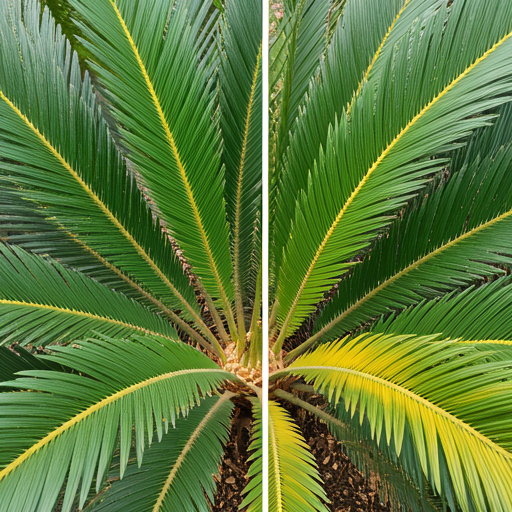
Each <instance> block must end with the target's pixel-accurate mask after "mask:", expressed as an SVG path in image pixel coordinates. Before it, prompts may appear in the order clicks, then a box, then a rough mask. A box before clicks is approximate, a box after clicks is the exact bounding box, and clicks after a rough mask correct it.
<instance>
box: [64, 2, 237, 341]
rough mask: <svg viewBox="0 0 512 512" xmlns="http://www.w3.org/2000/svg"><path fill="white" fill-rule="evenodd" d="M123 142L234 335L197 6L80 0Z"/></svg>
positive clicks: (215, 135)
mask: <svg viewBox="0 0 512 512" xmlns="http://www.w3.org/2000/svg"><path fill="white" fill-rule="evenodd" d="M71 3H72V5H73V6H75V8H76V9H77V11H78V14H79V16H80V18H81V19H83V20H84V21H85V23H79V26H80V27H81V29H82V31H83V33H84V36H85V39H86V41H85V42H84V44H85V45H86V47H87V48H88V50H89V51H90V52H91V54H92V55H93V58H94V62H93V63H91V64H90V65H91V67H92V69H93V70H94V72H95V73H96V74H97V75H98V80H99V82H100V84H101V86H102V88H103V92H104V93H105V95H106V100H107V102H108V109H109V112H110V114H111V115H112V116H113V118H114V119H115V121H116V123H117V125H118V130H119V133H120V136H121V143H122V144H123V146H124V147H125V151H126V152H127V153H128V154H129V158H130V160H131V161H132V162H133V163H134V165H135V166H136V168H137V170H138V172H139V173H140V174H141V175H142V177H143V178H144V180H145V182H146V184H147V186H148V189H149V195H150V196H151V198H152V200H154V202H155V204H156V206H157V208H158V209H159V211H160V212H161V213H162V218H163V220H164V221H165V223H166V226H167V227H168V228H169V230H170V232H171V234H172V236H173V237H174V238H175V239H176V241H177V242H178V244H179V246H180V249H181V250H183V253H184V256H185V257H186V258H187V260H188V261H189V263H190V264H191V266H192V268H193V271H194V273H195V274H196V275H197V276H199V278H200V279H201V281H202V283H203V284H204V287H205V288H206V290H207V292H208V293H209V295H210V296H211V297H213V298H217V299H219V300H220V301H221V304H222V307H223V308H224V312H225V314H226V317H227V319H228V322H229V327H230V331H232V332H231V334H232V336H233V337H235V336H236V328H235V325H234V319H233V315H232V312H231V301H232V300H233V286H232V282H231V279H230V278H231V274H232V264H231V258H230V254H229V228H228V223H227V220H226V212H225V207H224V199H223V179H224V173H223V172H222V168H221V163H220V149H221V147H220V131H219V129H218V125H217V122H215V121H214V120H213V117H214V106H215V101H214V100H215V98H214V95H213V94H212V92H211V87H210V86H209V84H208V81H209V79H210V76H209V71H208V69H207V68H206V67H204V66H199V67H198V63H197V48H196V43H197V33H196V32H194V30H192V28H191V26H190V25H189V23H188V14H187V4H186V2H180V3H179V4H178V5H177V6H176V8H175V9H173V10H172V11H171V12H170V13H169V2H168V1H166V0H150V1H146V2H137V1H135V0H118V1H117V2H114V1H113V0H100V1H98V2H95V3H94V6H92V5H91V4H90V2H85V1H82V0H72V2H71Z"/></svg>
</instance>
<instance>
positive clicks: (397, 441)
mask: <svg viewBox="0 0 512 512" xmlns="http://www.w3.org/2000/svg"><path fill="white" fill-rule="evenodd" d="M436 339H438V336H430V337H428V336H425V337H416V336H414V335H404V336H393V335H387V336H386V335H380V334H377V335H362V336H359V337H357V338H355V339H352V340H350V341H348V340H346V339H345V340H340V341H337V342H333V343H330V344H326V345H322V346H320V347H319V348H317V349H316V350H314V351H313V352H311V353H309V354H306V355H304V356H301V357H300V358H299V359H298V360H297V361H295V362H294V363H293V364H292V365H291V366H290V367H289V368H287V369H286V370H282V371H280V372H278V373H277V374H276V375H275V377H276V378H277V377H278V376H279V375H283V374H292V375H296V376H301V377H303V378H305V379H306V381H307V382H310V383H313V384H314V386H315V387H316V388H317V389H318V390H319V391H320V392H321V393H323V394H324V395H325V396H326V398H327V399H329V400H331V401H332V403H333V404H337V403H343V404H344V407H345V409H346V410H347V411H350V416H353V415H354V414H355V413H356V411H358V414H359V418H360V421H362V419H363V418H364V417H367V418H368V421H369V424H370V428H371V434H372V437H374V438H375V439H376V440H377V442H379V441H380V440H381V439H384V440H385V442H386V444H387V445H388V446H392V447H393V450H394V452H395V454H396V455H397V456H400V453H401V450H402V449H405V450H407V451H408V452H409V456H410V457H411V458H412V460H413V461H417V462H418V463H419V465H420V467H421V470H422V471H423V473H424V474H425V476H426V477H427V479H428V481H429V482H430V485H431V486H432V488H433V489H434V490H435V491H436V493H438V494H440V495H441V496H444V495H446V494H447V493H450V492H452V491H453V493H454V496H455V501H456V502H457V503H458V505H459V506H460V508H461V509H462V510H463V511H464V512H469V511H471V510H475V509H476V510H489V511H490V512H498V511H499V512H505V511H507V510H510V508H511V507H512V492H511V489H512V451H511V449H512V435H511V432H510V428H509V425H510V423H509V420H508V418H510V415H511V414H512V398H511V397H512V394H511V389H512V381H511V379H510V377H511V375H510V360H509V361H497V362H486V354H485V352H482V351H480V350H476V349H475V348H473V347H471V346H468V345H461V344H460V342H459V341H458V340H454V341H435V340H436ZM489 410H492V411H493V414H492V415H490V414H489V413H488V411H489ZM411 450H412V452H411ZM482 461H486V463H485V464H482Z"/></svg>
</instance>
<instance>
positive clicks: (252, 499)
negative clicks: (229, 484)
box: [240, 399, 263, 512]
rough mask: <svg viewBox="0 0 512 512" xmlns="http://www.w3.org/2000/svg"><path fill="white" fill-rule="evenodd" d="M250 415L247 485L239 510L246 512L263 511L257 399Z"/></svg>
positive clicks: (260, 414) (253, 402) (261, 443)
mask: <svg viewBox="0 0 512 512" xmlns="http://www.w3.org/2000/svg"><path fill="white" fill-rule="evenodd" d="M251 402H252V413H253V416H254V422H253V424H252V433H251V444H250V446H249V451H250V452H252V453H251V455H250V457H249V459H248V461H249V462H250V463H251V467H250V468H249V471H248V472H247V478H248V479H249V482H248V484H247V485H246V486H245V488H244V490H243V491H242V494H243V495H244V500H243V501H242V503H241V504H240V509H241V510H245V507H246V510H247V512H262V511H263V439H262V408H261V402H260V400H258V399H252V400H251Z"/></svg>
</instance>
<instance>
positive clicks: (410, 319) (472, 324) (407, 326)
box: [371, 276, 512, 355]
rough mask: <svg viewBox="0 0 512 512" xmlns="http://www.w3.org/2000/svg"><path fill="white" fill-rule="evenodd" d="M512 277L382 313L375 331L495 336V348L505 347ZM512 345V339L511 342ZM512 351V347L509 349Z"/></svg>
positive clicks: (510, 336)
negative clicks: (392, 312) (388, 312)
mask: <svg viewBox="0 0 512 512" xmlns="http://www.w3.org/2000/svg"><path fill="white" fill-rule="evenodd" d="M511 313H512V280H511V278H510V277H508V276H504V277H501V278H500V279H497V280H496V281H494V282H492V283H488V284H484V285H482V286H480V287H479V288H476V287H474V286H471V287H469V288H467V289H465V290H464V291H462V292H452V293H449V294H446V295H444V296H443V297H441V298H440V299H433V300H429V301H423V302H421V303H420V304H418V305H417V306H415V307H409V308H407V309H405V310H404V311H403V312H401V313H400V314H398V315H396V314H392V315H389V316H386V317H381V318H380V319H379V321H378V322H375V323H374V324H373V325H372V327H371V329H372V332H376V333H377V332H381V333H386V334H391V333H396V334H406V333H409V334H410V333H417V334H418V335H421V336H423V335H429V334H440V336H444V337H450V338H461V339H463V340H467V341H472V340H474V341H484V340H494V341H495V342H497V343H496V345H499V344H500V343H499V342H500V341H502V342H503V343H501V345H502V346H501V347H498V346H495V347H494V350H498V351H504V349H506V347H507V344H506V340H512V316H511ZM511 345H512V342H511ZM505 353H508V354H509V355H510V351H508V350H505Z"/></svg>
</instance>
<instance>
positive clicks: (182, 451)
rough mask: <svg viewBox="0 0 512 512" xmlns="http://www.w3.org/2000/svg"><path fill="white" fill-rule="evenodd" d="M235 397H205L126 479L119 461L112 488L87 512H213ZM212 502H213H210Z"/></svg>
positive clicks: (227, 394)
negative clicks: (209, 509)
mask: <svg viewBox="0 0 512 512" xmlns="http://www.w3.org/2000/svg"><path fill="white" fill-rule="evenodd" d="M233 396H234V395H233V393H230V392H229V391H227V392H225V393H223V394H222V396H221V397H217V396H214V397H210V398H206V399H205V400H204V402H202V403H201V405H199V406H198V407H196V408H194V409H192V410H191V411H190V413H189V414H188V415H187V417H186V418H179V419H177V420H176V425H175V426H174V428H173V429H172V430H171V431H169V432H168V433H167V434H165V435H164V436H163V437H162V440H161V442H159V443H153V444H152V445H151V447H150V448H149V449H148V450H146V453H145V454H144V461H143V464H142V465H141V466H139V465H138V464H137V463H136V461H135V460H134V461H132V462H131V463H129V464H128V467H127V468H126V471H125V474H124V477H123V479H122V480H118V479H117V478H116V477H117V476H118V474H119V457H116V458H115V461H114V464H113V468H112V469H111V472H110V476H111V478H112V480H113V483H112V484H111V485H110V487H108V488H107V490H106V491H104V492H102V493H101V494H99V495H98V497H97V498H96V499H95V500H94V501H93V503H91V505H89V506H87V507H86V508H85V511H86V512H93V511H94V512H101V511H108V512H116V511H118V512H130V511H133V512H161V511H172V510H176V511H178V510H179V511H180V512H197V510H208V499H209V500H210V502H212V503H213V501H214V494H215V489H216V484H215V480H214V478H213V475H214V474H215V473H217V472H218V467H219V465H220V462H221V459H222V454H223V452H224V447H223V445H224V444H225V443H226V442H227V439H228V434H229V428H230V417H231V411H232V409H233V403H232V402H231V401H230V398H232V397H233ZM207 498H208V499H207Z"/></svg>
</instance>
